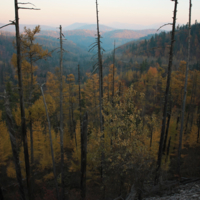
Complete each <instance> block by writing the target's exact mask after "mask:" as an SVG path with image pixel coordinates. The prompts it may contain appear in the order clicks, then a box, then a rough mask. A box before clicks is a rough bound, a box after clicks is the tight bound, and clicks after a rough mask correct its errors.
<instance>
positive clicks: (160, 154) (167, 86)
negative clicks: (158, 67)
mask: <svg viewBox="0 0 200 200" xmlns="http://www.w3.org/2000/svg"><path fill="white" fill-rule="evenodd" d="M177 5H178V0H174V15H173V25H172V33H171V46H170V53H169V63H168V74H167V85H166V91H165V102H164V108H163V117H162V128H161V135H160V144H159V151H158V159H157V168H156V176H155V183H158V179H159V177H160V167H161V163H162V151H163V140H164V135H165V124H166V116H167V105H168V98H169V90H170V81H171V71H172V62H173V47H174V41H175V40H174V36H175V28H176V14H177Z"/></svg>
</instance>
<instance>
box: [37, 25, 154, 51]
mask: <svg viewBox="0 0 200 200" xmlns="http://www.w3.org/2000/svg"><path fill="white" fill-rule="evenodd" d="M155 32H156V30H155V29H147V30H137V31H133V30H112V31H107V32H101V36H102V39H101V40H102V47H103V48H104V49H105V50H106V51H110V50H112V48H113V43H114V40H115V42H116V46H120V45H123V44H125V43H127V42H129V41H132V40H138V39H140V38H143V37H146V36H147V35H149V34H154V33H155ZM63 33H64V35H65V38H66V39H67V40H71V41H72V42H74V43H75V44H77V45H78V46H79V47H81V48H84V49H85V50H87V51H88V50H89V46H90V45H91V44H92V43H93V42H95V39H94V38H95V37H96V30H87V29H83V30H81V29H77V30H70V31H63ZM40 35H44V36H51V37H56V38H58V37H59V32H58V31H41V33H40Z"/></svg>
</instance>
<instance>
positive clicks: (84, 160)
mask: <svg viewBox="0 0 200 200" xmlns="http://www.w3.org/2000/svg"><path fill="white" fill-rule="evenodd" d="M81 124H82V126H81V197H82V200H85V199H86V166H87V126H88V114H87V112H86V113H85V115H84V116H83V121H82V123H81Z"/></svg>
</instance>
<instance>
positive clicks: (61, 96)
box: [60, 25, 65, 200]
mask: <svg viewBox="0 0 200 200" xmlns="http://www.w3.org/2000/svg"><path fill="white" fill-rule="evenodd" d="M62 35H63V33H62V26H61V25H60V152H61V185H62V191H61V198H60V199H61V200H64V199H65V185H64V184H65V183H64V149H63V85H62V74H63V72H62V71H63V47H62V45H63V42H62Z"/></svg>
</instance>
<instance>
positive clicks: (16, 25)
mask: <svg viewBox="0 0 200 200" xmlns="http://www.w3.org/2000/svg"><path fill="white" fill-rule="evenodd" d="M18 9H19V7H18V2H17V0H15V29H16V46H17V73H18V84H19V97H20V110H21V131H22V140H23V146H24V159H25V166H26V182H27V188H28V194H29V195H28V196H29V199H31V196H32V195H31V190H30V188H31V187H30V163H29V154H28V143H27V132H26V119H25V110H24V96H23V85H22V70H21V51H20V34H19V16H18Z"/></svg>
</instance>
